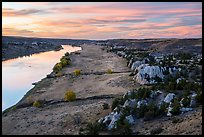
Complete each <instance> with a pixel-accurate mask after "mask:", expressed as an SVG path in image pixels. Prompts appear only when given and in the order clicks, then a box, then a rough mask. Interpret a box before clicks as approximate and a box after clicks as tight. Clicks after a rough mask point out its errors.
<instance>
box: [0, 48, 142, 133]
mask: <svg viewBox="0 0 204 137" xmlns="http://www.w3.org/2000/svg"><path fill="white" fill-rule="evenodd" d="M78 52H79V53H78V54H74V53H73V54H71V55H70V58H71V62H72V65H71V66H70V67H67V68H65V69H63V70H62V72H63V74H70V73H73V71H74V70H75V69H80V70H81V72H82V74H83V73H85V72H86V73H88V72H106V71H107V69H111V70H112V71H113V72H120V73H113V74H106V73H105V74H103V75H95V74H92V73H90V75H79V76H74V77H70V75H64V76H62V77H56V78H44V79H42V80H41V81H40V82H38V83H37V84H36V85H35V87H34V88H33V89H31V90H30V91H29V92H28V93H27V94H26V95H25V96H24V98H23V99H22V100H21V101H20V102H19V103H17V105H16V106H19V105H22V104H26V103H29V101H31V100H32V101H35V100H46V101H59V100H62V99H63V98H64V94H65V92H66V91H67V90H68V89H72V90H73V91H74V92H75V93H76V96H77V99H78V100H76V101H74V102H61V103H53V104H52V105H47V106H46V105H45V106H44V107H42V108H36V107H32V106H29V107H21V108H18V107H17V108H16V109H12V110H10V111H8V112H6V113H5V112H4V115H3V117H2V120H3V121H2V122H3V123H4V124H3V125H2V126H3V127H2V129H3V134H78V130H79V128H80V127H81V126H83V125H84V124H85V123H87V122H94V121H95V120H96V119H97V118H100V117H101V116H104V115H106V114H107V113H109V112H110V109H107V110H103V107H102V106H103V104H104V103H108V104H109V106H110V105H111V103H112V100H113V98H114V97H115V96H121V95H123V93H125V92H126V91H127V90H129V89H131V88H133V87H138V85H137V84H134V82H133V81H132V82H131V80H130V79H129V74H130V72H128V71H129V68H128V67H126V64H127V63H126V61H125V60H124V59H123V58H119V57H118V56H117V55H114V54H113V53H107V52H106V51H105V50H101V49H100V47H99V46H96V45H82V50H81V51H78ZM103 95H106V96H105V97H104V96H103ZM93 96H95V97H96V98H95V99H93V98H91V97H93ZM97 96H102V97H101V98H100V97H99V98H97ZM84 98H86V99H84ZM80 99H81V100H80ZM32 101H31V102H32ZM25 106H26V105H25ZM77 117H80V118H79V119H80V122H79V123H78V124H77V123H75V120H76V119H77ZM62 127H64V128H62ZM59 129H60V130H59Z"/></svg>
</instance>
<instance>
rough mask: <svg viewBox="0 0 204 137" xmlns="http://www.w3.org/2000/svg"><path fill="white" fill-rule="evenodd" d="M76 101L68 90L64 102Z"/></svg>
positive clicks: (74, 96) (74, 95)
mask: <svg viewBox="0 0 204 137" xmlns="http://www.w3.org/2000/svg"><path fill="white" fill-rule="evenodd" d="M75 99H76V94H75V93H74V92H73V91H72V90H68V91H67V92H66V93H65V96H64V100H65V101H74V100H75Z"/></svg>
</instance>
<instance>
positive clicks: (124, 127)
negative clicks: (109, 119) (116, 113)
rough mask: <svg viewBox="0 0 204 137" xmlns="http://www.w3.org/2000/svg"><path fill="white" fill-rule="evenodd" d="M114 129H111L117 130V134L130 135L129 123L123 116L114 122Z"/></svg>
mask: <svg viewBox="0 0 204 137" xmlns="http://www.w3.org/2000/svg"><path fill="white" fill-rule="evenodd" d="M116 127H117V128H116V129H114V130H113V132H114V131H115V132H117V134H119V135H131V134H132V130H131V125H130V124H129V123H128V121H127V120H126V119H125V118H120V119H119V120H118V121H117V122H116Z"/></svg>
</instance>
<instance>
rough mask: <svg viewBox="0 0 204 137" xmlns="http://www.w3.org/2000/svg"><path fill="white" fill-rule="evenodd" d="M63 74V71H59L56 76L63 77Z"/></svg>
mask: <svg viewBox="0 0 204 137" xmlns="http://www.w3.org/2000/svg"><path fill="white" fill-rule="evenodd" d="M62 75H63V74H62V73H61V72H57V74H56V75H55V76H56V77H61V76H62Z"/></svg>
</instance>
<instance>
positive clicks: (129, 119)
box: [125, 115, 135, 125]
mask: <svg viewBox="0 0 204 137" xmlns="http://www.w3.org/2000/svg"><path fill="white" fill-rule="evenodd" d="M125 119H126V120H127V121H128V123H130V124H131V125H132V124H135V120H134V118H133V116H132V115H129V116H126V117H125Z"/></svg>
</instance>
